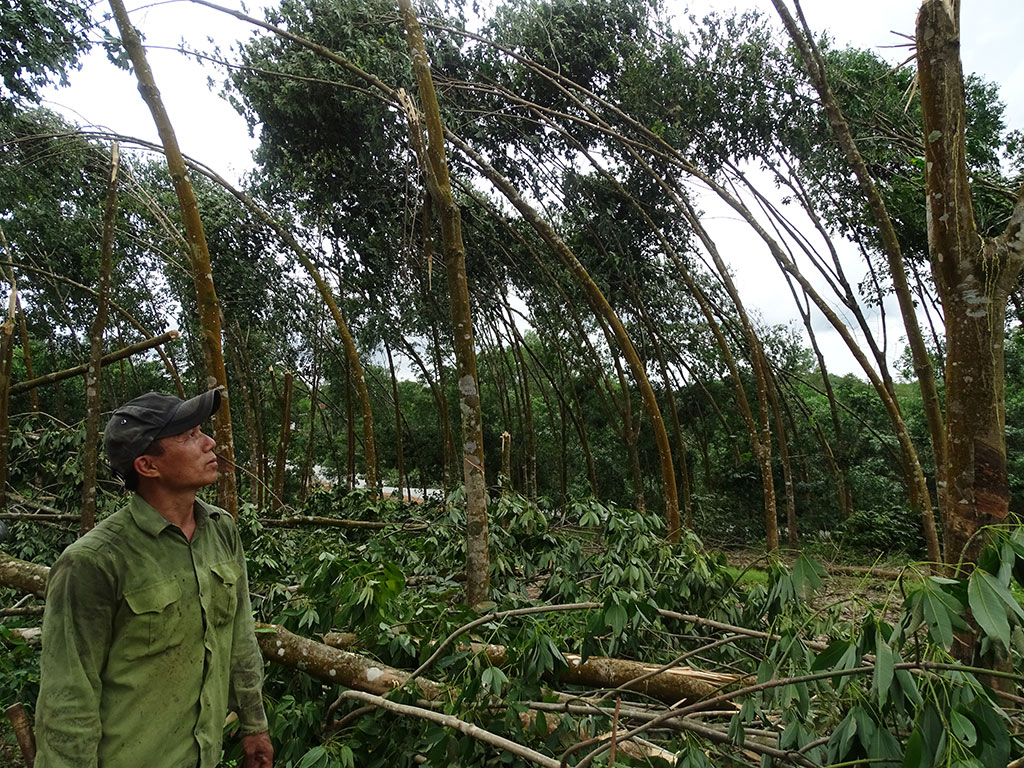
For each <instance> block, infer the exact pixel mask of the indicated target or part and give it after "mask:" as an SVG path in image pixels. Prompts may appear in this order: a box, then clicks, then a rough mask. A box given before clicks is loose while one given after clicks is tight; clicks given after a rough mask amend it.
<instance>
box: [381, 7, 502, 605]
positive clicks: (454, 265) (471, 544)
mask: <svg viewBox="0 0 1024 768" xmlns="http://www.w3.org/2000/svg"><path fill="white" fill-rule="evenodd" d="M399 8H400V9H401V12H402V19H403V20H404V22H405V29H406V35H407V37H408V42H409V53H410V55H411V56H412V61H413V71H414V73H415V75H416V84H417V88H418V90H419V94H420V103H421V105H422V107H423V112H424V117H425V121H426V132H427V147H426V150H425V152H424V162H423V163H422V165H423V171H424V177H425V179H426V183H427V189H428V190H429V192H430V196H431V198H432V200H433V203H434V206H435V207H436V208H437V210H438V212H439V213H440V216H439V218H440V223H441V237H442V240H443V242H444V256H445V270H446V272H447V276H448V293H449V300H450V303H451V310H452V325H453V329H454V342H455V359H456V364H457V366H458V374H459V401H460V404H461V415H462V418H461V422H462V460H463V477H464V480H465V484H466V603H467V605H470V606H474V605H478V604H480V603H482V602H484V601H485V600H487V598H488V596H489V594H490V581H491V575H490V565H489V563H490V556H489V552H488V537H487V488H486V480H485V478H484V432H483V414H482V410H481V407H480V381H479V378H478V376H477V370H476V351H475V350H474V348H473V324H472V321H471V316H470V305H469V288H468V285H467V282H466V250H465V246H464V245H463V242H462V220H461V215H460V213H459V208H458V206H457V205H456V204H455V201H454V199H453V198H452V192H451V184H450V182H449V179H448V163H447V159H446V158H445V151H444V129H443V127H442V125H441V113H440V110H439V108H438V104H437V96H436V95H435V93H434V83H433V81H432V80H431V76H430V65H429V63H428V61H427V52H426V49H425V48H424V46H423V35H422V33H421V31H420V26H419V21H418V20H417V19H416V14H415V12H414V11H413V8H412V3H411V1H410V0H399ZM409 107H410V109H408V111H407V113H408V115H409V118H410V122H411V123H412V125H411V126H410V127H411V131H410V132H411V133H413V134H417V135H419V136H422V133H421V131H422V129H421V128H420V127H419V126H418V125H417V124H416V122H417V121H416V120H415V117H416V114H415V111H414V109H412V108H411V107H412V105H411V104H410V105H409Z"/></svg>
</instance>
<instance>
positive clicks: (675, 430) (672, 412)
mask: <svg viewBox="0 0 1024 768" xmlns="http://www.w3.org/2000/svg"><path fill="white" fill-rule="evenodd" d="M630 293H631V295H632V298H633V301H634V303H635V304H636V306H637V309H638V310H639V313H640V319H641V320H642V321H643V324H644V327H645V328H647V334H648V336H649V337H650V339H651V344H652V346H653V347H654V355H655V357H656V358H657V359H658V370H659V371H660V372H661V380H662V381H663V382H664V386H665V401H666V404H667V405H668V411H669V416H670V417H671V419H672V434H673V435H674V436H675V439H676V463H677V465H678V466H679V490H680V492H681V494H682V502H683V525H685V526H686V527H687V529H689V530H691V531H692V530H693V500H692V499H691V498H690V494H691V490H690V471H689V468H688V467H687V466H686V460H687V459H686V456H687V452H686V442H685V441H684V440H683V430H682V426H681V425H680V424H679V411H678V409H677V408H676V398H675V394H674V393H673V387H672V378H671V377H670V376H669V372H668V360H667V359H666V358H665V349H664V346H663V345H662V343H661V339H660V336H659V334H658V329H657V328H656V327H655V324H654V323H653V322H652V321H651V317H650V315H649V314H648V313H647V308H646V307H645V306H644V302H643V301H642V300H641V297H640V294H639V293H638V292H637V291H634V290H632V289H631V290H630Z"/></svg>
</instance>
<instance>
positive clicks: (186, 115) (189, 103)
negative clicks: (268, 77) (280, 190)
mask: <svg viewBox="0 0 1024 768" xmlns="http://www.w3.org/2000/svg"><path fill="white" fill-rule="evenodd" d="M222 2H223V4H224V5H227V6H230V7H240V4H239V3H238V2H236V0H222ZM339 2H344V0H339ZM687 5H688V7H689V9H690V10H691V11H692V12H693V13H695V14H696V15H698V16H701V15H703V14H704V13H705V12H707V11H709V10H712V9H716V10H720V11H726V10H731V9H733V8H740V9H744V8H751V7H756V8H759V9H761V10H763V11H764V12H765V13H766V14H767V15H768V16H769V17H770V18H771V19H772V20H773V21H774V20H775V18H776V16H775V11H774V9H773V7H772V5H771V2H770V0H739V1H735V0H728V1H727V0H693V2H690V3H689V4H686V3H681V2H680V3H676V2H673V0H668V2H667V7H668V9H669V11H670V12H671V13H674V14H675V15H677V16H680V15H682V14H683V13H684V12H685V9H686V7H687ZM248 6H249V8H250V13H252V14H253V15H258V14H259V11H258V10H251V9H253V8H258V7H259V6H260V3H259V2H258V0H256V2H250V3H248ZM918 7H919V3H918V2H917V0H846V1H840V0H805V2H804V11H805V13H806V15H807V17H808V21H809V23H810V24H811V27H812V28H813V29H815V30H828V31H829V33H830V34H831V35H832V37H834V38H835V40H836V41H837V42H838V43H839V44H840V45H842V44H846V43H848V44H851V45H854V46H857V47H861V48H869V49H871V50H874V51H876V52H877V53H878V54H879V55H881V56H883V57H885V58H886V59H888V60H890V61H893V62H894V63H898V62H900V61H902V60H903V59H905V58H907V56H908V55H909V51H908V50H907V49H906V48H904V47H893V46H901V45H902V44H904V43H905V42H906V40H905V38H903V37H901V36H900V34H902V35H912V34H913V31H914V17H915V14H916V10H917V8H918ZM962 14H963V18H962V56H963V60H964V69H965V71H966V72H977V73H978V74H980V75H982V76H983V77H984V78H985V79H987V80H990V81H994V82H996V83H998V84H999V85H1000V88H1001V95H1002V99H1003V101H1004V103H1006V104H1007V105H1008V109H1007V113H1006V116H1007V123H1008V126H1009V127H1010V128H1024V56H1022V55H1021V53H1020V48H1019V46H1020V45H1021V42H1020V41H1021V35H1022V34H1024V2H1021V0H968V2H965V3H964V4H963V10H962ZM131 15H132V20H133V23H134V24H135V25H136V27H138V28H139V29H140V30H141V31H142V33H143V35H144V37H145V42H146V45H147V46H148V47H149V52H148V55H149V59H150V63H151V65H152V67H153V70H154V75H155V78H156V82H157V85H158V86H159V88H160V91H161V94H162V96H163V99H164V103H165V105H166V107H167V110H168V113H169V114H170V117H171V120H172V122H173V124H174V128H175V131H176V133H177V135H178V140H179V144H180V145H181V149H182V151H183V152H185V153H186V154H188V155H190V156H191V157H193V158H195V159H197V160H199V161H200V162H203V163H205V164H207V165H209V166H211V167H212V168H213V169H214V170H216V171H218V172H219V173H221V174H223V175H224V176H226V177H228V178H232V179H237V178H238V177H239V176H240V175H241V174H242V173H244V172H245V170H246V169H248V168H249V167H251V152H252V150H253V149H254V147H255V141H254V140H253V139H252V138H251V137H249V135H248V130H247V127H246V125H245V122H244V120H242V118H241V117H240V116H239V115H238V114H237V113H236V112H235V111H234V110H233V109H232V108H231V107H230V106H229V105H228V104H227V103H226V102H224V101H223V100H222V99H220V98H219V97H218V96H217V95H216V94H215V93H214V92H211V91H210V89H209V87H208V83H207V81H208V79H209V78H210V77H212V78H213V79H214V81H217V82H219V80H220V78H221V75H220V74H219V73H218V72H217V71H215V70H213V69H212V68H209V67H207V68H203V67H200V66H199V65H197V64H196V63H195V62H194V61H192V60H188V59H185V58H184V57H182V56H181V54H179V53H177V52H176V51H173V50H171V51H169V50H163V49H162V48H167V47H169V48H175V47H176V46H178V45H179V44H180V43H181V41H182V40H183V39H184V40H187V41H189V42H190V43H191V45H192V46H194V47H200V48H206V47H209V44H208V42H207V38H211V39H213V40H214V41H215V42H216V43H217V44H219V45H220V46H221V48H222V49H225V50H226V49H227V48H228V47H229V46H230V45H231V44H232V43H233V42H234V41H236V40H238V39H244V38H246V37H247V36H248V35H249V34H251V29H250V28H249V27H248V26H247V25H245V24H244V23H242V22H239V21H236V20H235V19H233V18H231V17H229V16H227V15H225V14H222V13H219V12H217V11H213V10H210V9H207V8H204V7H202V6H197V5H193V4H191V3H188V2H187V1H184V0H182V1H181V2H174V1H173V0H172V1H171V2H164V3H160V4H156V5H152V6H143V7H141V8H139V9H138V10H134V11H132V14H131ZM896 33H900V34H896ZM46 104H47V106H50V107H52V108H55V109H58V110H59V111H62V112H64V113H65V114H67V115H68V116H70V117H72V118H73V119H75V120H76V121H78V122H79V123H81V124H83V125H96V126H102V127H105V128H109V129H110V130H112V131H114V132H117V133H121V134H126V135H130V136H135V137H139V138H143V139H148V140H151V141H156V140H157V135H156V130H155V128H154V126H153V121H152V118H151V117H150V114H149V111H148V109H147V108H146V106H145V104H144V103H143V101H142V99H141V97H140V96H139V94H138V91H137V90H136V85H135V80H134V78H133V77H131V76H129V75H128V74H127V73H125V72H123V71H120V70H118V69H116V68H115V67H114V66H113V65H112V64H110V63H109V62H108V61H107V60H106V58H105V56H104V54H103V53H102V52H97V53H94V54H92V55H90V56H88V57H86V59H85V62H84V65H83V67H82V70H81V71H80V72H76V73H74V74H73V76H72V78H71V85H70V87H69V88H63V89H59V90H56V89H54V90H51V91H50V92H49V93H48V95H47V100H46ZM706 207H707V209H708V211H709V213H710V214H711V222H712V223H711V225H710V227H709V229H711V231H712V234H713V235H714V236H715V237H716V239H717V240H719V244H720V247H721V248H722V250H723V252H724V253H727V254H728V255H729V258H730V263H731V264H732V266H733V269H734V270H735V271H736V277H737V282H738V284H739V286H740V291H741V295H743V296H745V297H746V300H747V301H749V302H750V305H751V306H752V307H754V308H755V309H757V310H758V311H759V312H760V313H761V315H762V317H763V318H764V320H765V321H766V322H773V323H774V322H785V321H786V320H787V319H791V318H794V317H796V313H795V311H794V310H793V309H792V300H791V298H790V297H789V294H788V289H786V288H785V286H784V283H783V282H782V281H781V279H780V278H779V277H778V273H777V270H776V269H775V267H774V266H773V265H771V264H770V263H769V260H768V258H767V254H766V252H765V248H764V246H763V244H760V243H759V242H757V241H756V240H755V239H754V238H753V236H752V233H750V232H749V230H748V229H747V228H746V227H745V226H741V225H736V224H735V223H734V220H733V219H732V218H731V217H729V216H728V215H727V214H726V213H725V212H724V211H720V210H719V212H717V213H716V209H715V207H714V204H713V203H711V202H708V204H707V206H706ZM862 272H863V270H861V272H857V273H854V274H852V275H851V277H852V278H853V279H854V280H859V279H860V278H861V277H862ZM892 332H893V334H894V337H893V341H897V340H898V336H899V332H898V329H892ZM822 341H823V345H824V346H825V347H826V349H827V350H828V359H829V361H830V366H831V367H832V369H833V370H834V371H836V372H840V373H842V372H847V371H850V370H854V369H855V364H854V362H853V360H852V357H851V356H850V355H849V354H848V352H846V350H845V348H844V347H843V345H842V342H841V341H839V339H838V337H837V335H836V334H834V333H832V332H830V331H828V330H827V329H825V330H824V335H823V337H822ZM899 346H900V345H899V344H898V343H895V344H892V355H891V357H893V358H894V357H895V356H896V355H897V354H898V352H899V348H898V347H899Z"/></svg>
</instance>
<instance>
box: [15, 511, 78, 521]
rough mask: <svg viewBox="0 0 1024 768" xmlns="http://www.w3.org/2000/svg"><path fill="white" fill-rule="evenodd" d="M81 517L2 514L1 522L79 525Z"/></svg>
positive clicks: (28, 513) (25, 513)
mask: <svg viewBox="0 0 1024 768" xmlns="http://www.w3.org/2000/svg"><path fill="white" fill-rule="evenodd" d="M81 519H82V516H81V515H64V514H56V515H55V514H49V513H47V514H39V513H37V512H0V520H16V521H20V522H22V523H77V522H78V521H79V520H81Z"/></svg>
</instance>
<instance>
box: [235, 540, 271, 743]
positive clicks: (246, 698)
mask: <svg viewBox="0 0 1024 768" xmlns="http://www.w3.org/2000/svg"><path fill="white" fill-rule="evenodd" d="M235 536H236V538H235V544H236V553H237V555H236V556H237V558H238V566H239V571H240V573H241V578H239V579H238V582H237V585H236V588H237V589H238V609H237V611H236V612H235V620H234V626H233V633H234V635H233V637H232V642H231V680H230V684H229V686H228V706H229V707H230V708H231V709H233V710H234V711H235V712H236V713H237V714H238V722H239V724H240V725H241V728H240V733H241V734H242V735H243V736H244V735H247V734H250V733H263V732H264V731H266V730H267V715H266V712H265V711H264V709H263V655H262V654H261V653H260V648H259V645H258V644H257V643H256V632H255V627H254V624H253V618H252V603H251V602H250V601H249V576H248V574H247V572H246V568H245V553H244V552H243V551H242V544H241V541H240V540H238V538H237V532H236V534H235Z"/></svg>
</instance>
